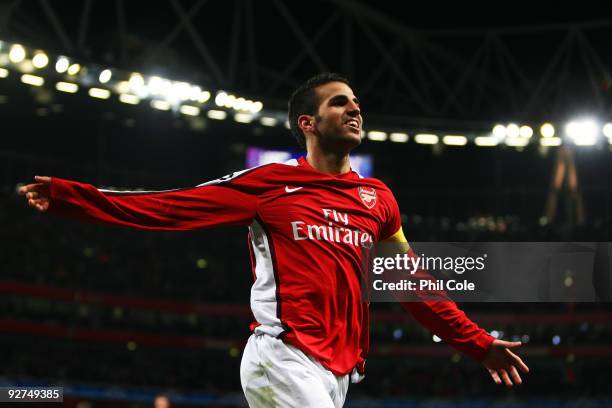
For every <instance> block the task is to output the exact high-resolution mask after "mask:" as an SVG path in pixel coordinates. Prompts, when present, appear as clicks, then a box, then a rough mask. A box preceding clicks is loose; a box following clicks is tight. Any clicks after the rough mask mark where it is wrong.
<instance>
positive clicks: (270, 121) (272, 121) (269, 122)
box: [259, 116, 278, 127]
mask: <svg viewBox="0 0 612 408" xmlns="http://www.w3.org/2000/svg"><path fill="white" fill-rule="evenodd" d="M259 122H260V123H261V124H262V125H263V126H268V127H272V126H276V124H277V123H278V120H277V119H276V118H272V117H269V116H263V117H262V118H261V119H259Z"/></svg>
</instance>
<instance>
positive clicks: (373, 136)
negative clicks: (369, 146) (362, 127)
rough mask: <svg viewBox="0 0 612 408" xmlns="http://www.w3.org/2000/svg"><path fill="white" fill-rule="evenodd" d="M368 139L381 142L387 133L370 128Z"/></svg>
mask: <svg viewBox="0 0 612 408" xmlns="http://www.w3.org/2000/svg"><path fill="white" fill-rule="evenodd" d="M368 139H370V140H374V141H377V142H383V141H385V140H387V133H385V132H382V131H380V130H370V131H369V132H368Z"/></svg>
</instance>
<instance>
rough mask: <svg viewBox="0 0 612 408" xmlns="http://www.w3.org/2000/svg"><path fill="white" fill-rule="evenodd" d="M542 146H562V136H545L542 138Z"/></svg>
mask: <svg viewBox="0 0 612 408" xmlns="http://www.w3.org/2000/svg"><path fill="white" fill-rule="evenodd" d="M540 146H544V147H549V146H561V138H560V137H543V138H541V139H540Z"/></svg>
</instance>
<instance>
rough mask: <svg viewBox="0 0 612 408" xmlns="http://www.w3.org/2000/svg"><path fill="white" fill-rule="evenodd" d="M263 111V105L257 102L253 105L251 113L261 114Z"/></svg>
mask: <svg viewBox="0 0 612 408" xmlns="http://www.w3.org/2000/svg"><path fill="white" fill-rule="evenodd" d="M262 109H263V103H261V102H259V101H257V102H254V103H253V105H252V107H251V112H253V113H257V112H260V111H261V110H262Z"/></svg>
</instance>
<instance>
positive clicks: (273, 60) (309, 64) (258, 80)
mask: <svg viewBox="0 0 612 408" xmlns="http://www.w3.org/2000/svg"><path fill="white" fill-rule="evenodd" d="M400 4H401V3H398V2H390V1H382V2H377V3H376V5H374V4H373V3H369V2H365V1H349V0H314V1H309V2H302V1H283V0H265V1H257V2H255V1H253V0H234V1H225V2H220V1H206V0H198V1H193V2H185V1H180V0H164V1H159V2H155V3H154V4H148V5H147V6H143V5H142V3H138V2H128V1H125V0H115V1H113V2H102V1H95V0H85V1H82V2H74V1H66V2H51V1H49V0H40V1H38V2H23V1H19V0H14V1H10V2H5V3H4V4H3V5H1V6H0V39H3V40H5V41H10V42H20V43H22V44H24V45H25V46H30V47H35V48H41V49H44V50H46V51H48V52H50V53H55V54H56V55H70V56H71V57H74V58H77V59H79V60H81V61H89V62H91V63H95V64H97V65H99V66H109V67H116V68H120V69H122V70H124V71H125V72H129V71H133V72H141V73H143V75H145V76H146V75H149V76H150V75H156V76H160V77H167V78H173V79H178V80H182V81H188V82H190V83H195V84H199V85H201V86H203V87H206V88H209V89H213V90H214V89H216V90H230V91H231V92H235V93H239V94H240V95H245V98H251V99H252V100H262V101H264V104H265V106H266V107H268V108H272V109H278V110H284V109H285V104H286V99H287V96H288V95H289V93H290V92H291V90H292V89H293V88H294V87H295V86H296V85H297V84H299V83H300V82H301V81H302V80H304V79H305V78H307V77H309V76H311V75H312V74H314V73H317V72H321V71H336V72H339V73H342V74H345V75H346V76H347V77H349V78H350V79H351V82H352V83H353V85H354V87H355V88H356V90H357V92H358V95H359V96H360V99H361V100H362V103H363V104H364V105H365V107H366V109H367V112H368V115H369V116H370V117H371V118H372V117H375V118H377V121H378V122H385V123H390V124H397V125H398V126H400V125H406V124H408V125H411V126H413V127H414V126H416V127H419V126H421V127H422V128H423V129H425V130H426V129H427V127H431V126H437V127H446V128H449V129H452V128H461V127H463V128H465V127H466V126H472V127H475V128H478V127H479V126H480V127H481V128H486V129H488V130H489V131H490V130H491V128H492V127H493V126H492V125H493V124H494V123H496V122H502V123H518V124H521V123H532V124H534V125H536V123H537V125H536V126H539V125H540V124H542V123H543V122H546V121H551V120H552V121H555V120H564V121H565V120H566V119H568V118H570V117H572V116H575V115H576V114H584V113H588V114H590V115H595V116H597V117H600V118H602V119H606V118H608V117H609V116H611V115H610V102H611V101H610V87H611V86H612V78H611V75H610V69H609V67H610V66H612V55H610V53H608V52H607V46H608V41H607V39H608V38H610V34H612V19H607V20H605V19H604V20H602V19H601V17H602V16H605V15H606V13H605V9H604V7H605V6H604V4H603V3H602V4H601V7H599V8H598V7H584V8H582V9H577V8H576V6H575V5H572V6H571V7H570V5H565V6H564V5H562V4H553V3H550V4H548V3H546V4H543V6H548V7H549V8H548V10H546V9H543V10H542V11H538V10H533V8H531V9H530V10H529V11H527V10H526V9H525V8H521V7H516V8H515V9H513V10H510V9H511V8H512V6H510V5H506V6H504V5H499V6H495V7H493V6H490V8H489V9H482V8H481V7H480V6H476V5H466V4H460V5H452V4H449V5H446V4H445V5H443V6H442V5H439V4H437V3H436V4H431V5H419V10H424V11H421V12H417V11H416V9H415V10H409V9H406V7H407V6H405V5H404V6H401V5H400ZM421 6H424V7H425V8H424V9H423V8H422V7H421ZM540 6H542V4H541V5H540ZM491 7H493V8H494V9H491ZM553 8H554V12H553ZM125 79H127V78H125Z"/></svg>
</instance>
